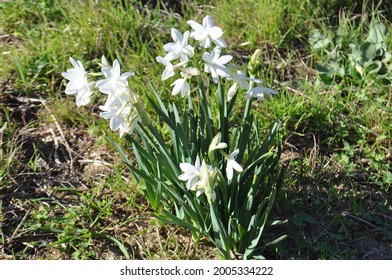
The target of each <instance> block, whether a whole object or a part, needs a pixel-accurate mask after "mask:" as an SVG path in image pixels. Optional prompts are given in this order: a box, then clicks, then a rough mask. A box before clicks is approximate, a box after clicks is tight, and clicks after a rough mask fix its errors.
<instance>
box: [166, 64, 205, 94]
mask: <svg viewBox="0 0 392 280" xmlns="http://www.w3.org/2000/svg"><path fill="white" fill-rule="evenodd" d="M180 70H181V72H180V75H181V77H182V78H180V79H177V80H175V81H174V82H173V83H172V84H171V86H174V88H173V91H172V95H177V94H178V93H180V92H181V96H182V97H185V96H187V95H189V94H190V92H191V88H190V85H189V83H188V79H189V78H191V77H192V76H197V75H200V71H199V70H198V69H196V68H193V67H187V68H184V67H182V68H180Z"/></svg>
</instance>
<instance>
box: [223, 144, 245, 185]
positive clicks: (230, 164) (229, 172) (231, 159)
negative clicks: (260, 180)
mask: <svg viewBox="0 0 392 280" xmlns="http://www.w3.org/2000/svg"><path fill="white" fill-rule="evenodd" d="M239 152H240V150H239V149H237V150H235V151H234V152H232V153H231V154H230V155H226V156H225V157H226V160H227V165H226V176H227V179H229V180H231V179H233V169H234V170H236V171H238V172H242V171H243V169H242V167H241V165H239V164H238V162H236V161H235V157H236V156H237V155H238V153H239Z"/></svg>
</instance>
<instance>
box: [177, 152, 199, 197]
mask: <svg viewBox="0 0 392 280" xmlns="http://www.w3.org/2000/svg"><path fill="white" fill-rule="evenodd" d="M180 169H181V171H182V172H184V173H183V174H181V175H180V176H179V177H178V179H180V180H181V181H187V182H186V187H187V189H188V190H190V189H191V188H192V187H193V186H194V185H195V184H196V183H197V182H198V181H199V176H200V158H199V156H198V155H197V156H196V161H195V165H192V164H190V163H186V162H183V163H180Z"/></svg>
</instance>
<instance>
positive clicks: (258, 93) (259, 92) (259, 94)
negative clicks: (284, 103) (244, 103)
mask: <svg viewBox="0 0 392 280" xmlns="http://www.w3.org/2000/svg"><path fill="white" fill-rule="evenodd" d="M256 83H258V84H259V85H258V86H257V87H255V88H253V89H251V90H249V91H248V92H247V93H246V98H247V99H250V98H252V97H254V98H257V99H258V100H263V99H264V95H265V94H267V95H268V96H270V95H271V94H277V92H276V91H275V90H273V89H270V88H266V87H264V86H263V82H262V81H260V80H258V81H257V82H256Z"/></svg>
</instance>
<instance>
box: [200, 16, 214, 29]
mask: <svg viewBox="0 0 392 280" xmlns="http://www.w3.org/2000/svg"><path fill="white" fill-rule="evenodd" d="M212 26H214V21H213V19H212V17H211V16H210V15H208V16H206V17H204V18H203V27H204V28H205V29H209V28H211V27H212Z"/></svg>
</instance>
